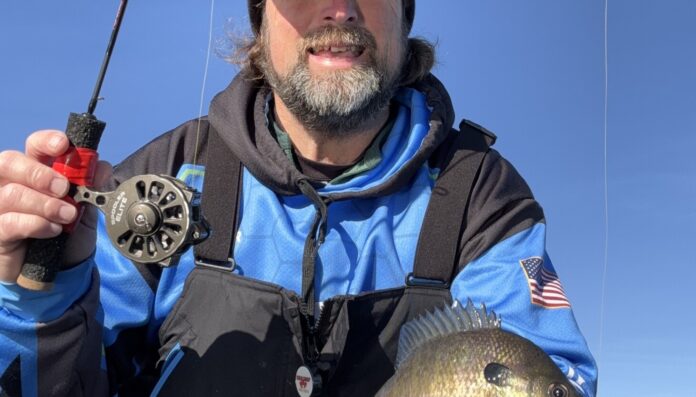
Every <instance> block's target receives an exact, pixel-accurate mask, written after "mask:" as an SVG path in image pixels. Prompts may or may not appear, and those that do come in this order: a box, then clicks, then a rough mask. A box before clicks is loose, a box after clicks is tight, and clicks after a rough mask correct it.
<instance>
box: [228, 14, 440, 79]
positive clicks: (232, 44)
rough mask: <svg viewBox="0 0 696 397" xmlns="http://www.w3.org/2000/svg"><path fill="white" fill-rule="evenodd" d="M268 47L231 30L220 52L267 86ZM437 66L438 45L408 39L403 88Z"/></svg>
mask: <svg viewBox="0 0 696 397" xmlns="http://www.w3.org/2000/svg"><path fill="white" fill-rule="evenodd" d="M406 31H407V27H406V25H404V32H406ZM264 45H265V43H264V40H263V37H262V34H259V35H256V36H254V35H251V36H250V35H248V34H247V35H240V34H239V33H237V32H234V31H233V30H232V29H229V28H228V29H227V40H226V46H225V48H224V49H223V50H222V51H220V53H221V56H222V57H223V58H224V59H225V60H227V61H228V62H230V63H232V64H234V65H237V66H238V67H239V69H240V73H241V74H242V76H244V77H245V78H246V79H248V80H250V81H255V82H258V83H259V84H263V83H264V82H265V76H264V74H263V68H262V66H261V63H262V62H263V61H264V51H265V48H264ZM434 65H435V45H434V44H433V43H431V42H430V41H428V40H427V39H425V38H422V37H408V38H407V44H406V59H405V61H404V66H403V70H402V71H401V78H400V79H399V80H400V81H399V85H400V86H408V85H412V84H414V83H417V82H418V81H420V80H422V79H424V78H425V77H426V76H428V74H430V71H431V69H432V68H433V66H434Z"/></svg>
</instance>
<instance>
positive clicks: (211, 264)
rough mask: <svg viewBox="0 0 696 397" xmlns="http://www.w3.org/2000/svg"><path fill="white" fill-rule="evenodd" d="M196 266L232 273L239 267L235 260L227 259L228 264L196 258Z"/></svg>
mask: <svg viewBox="0 0 696 397" xmlns="http://www.w3.org/2000/svg"><path fill="white" fill-rule="evenodd" d="M194 262H195V263H196V266H200V267H207V268H211V269H216V270H224V271H227V272H232V271H234V269H235V268H236V267H237V263H236V262H235V261H234V258H227V262H222V261H215V260H212V259H207V258H201V257H196V258H195V259H194Z"/></svg>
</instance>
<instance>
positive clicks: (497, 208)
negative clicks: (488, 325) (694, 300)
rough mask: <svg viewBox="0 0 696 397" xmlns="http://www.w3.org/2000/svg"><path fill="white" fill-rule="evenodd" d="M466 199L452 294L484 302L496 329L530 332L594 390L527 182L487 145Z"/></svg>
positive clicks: (575, 380)
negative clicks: (495, 316)
mask: <svg viewBox="0 0 696 397" xmlns="http://www.w3.org/2000/svg"><path fill="white" fill-rule="evenodd" d="M471 200H472V201H471V205H470V208H469V209H468V211H467V228H466V230H465V232H464V233H463V236H462V240H461V242H460V259H459V264H460V265H459V266H460V267H459V271H458V274H456V276H455V278H454V280H453V282H452V287H451V291H452V296H453V298H454V299H457V300H460V301H462V302H466V300H467V299H471V300H472V301H473V302H474V303H485V304H486V306H487V307H488V308H489V309H492V310H493V311H495V312H496V313H497V314H498V315H499V316H500V317H501V318H502V327H503V329H505V330H507V331H510V332H513V333H515V334H518V335H520V336H522V337H525V338H527V339H529V340H531V341H532V342H533V343H535V344H536V345H537V346H539V347H540V348H541V349H543V350H544V351H545V352H546V353H547V354H548V355H549V356H550V357H551V358H552V359H553V361H554V362H555V363H556V364H557V365H558V367H559V368H560V369H561V371H563V372H564V373H565V374H566V376H567V377H568V379H569V381H570V382H571V383H572V384H573V385H574V386H575V387H576V389H578V391H580V392H581V393H582V395H584V396H586V397H594V396H595V394H596V387H597V386H596V382H597V367H596V364H595V361H594V359H593V357H592V355H591V353H590V351H589V348H588V346H587V344H586V342H585V339H584V337H583V335H582V333H581V331H580V329H579V327H578V325H577V323H576V321H575V318H574V316H573V312H572V308H571V304H570V302H569V300H568V298H567V297H566V295H565V293H564V292H563V288H562V285H561V282H560V279H559V278H558V274H557V272H556V270H555V269H554V267H553V264H552V263H551V260H550V259H549V256H548V255H547V253H546V247H545V241H546V225H545V223H544V216H543V211H542V210H541V207H540V206H539V205H538V203H537V202H536V201H535V200H534V198H533V197H532V194H531V192H530V190H529V188H528V186H527V185H526V183H525V182H524V180H523V179H522V178H521V177H520V176H519V174H518V173H517V171H515V169H514V168H513V167H512V166H511V165H510V164H509V163H508V162H507V161H505V160H504V159H503V158H501V157H500V155H499V154H498V153H497V152H495V151H491V152H490V153H489V154H488V155H487V157H486V159H485V160H484V163H483V166H482V169H481V173H480V176H479V179H478V181H477V182H476V184H475V186H474V190H473V192H472V197H471Z"/></svg>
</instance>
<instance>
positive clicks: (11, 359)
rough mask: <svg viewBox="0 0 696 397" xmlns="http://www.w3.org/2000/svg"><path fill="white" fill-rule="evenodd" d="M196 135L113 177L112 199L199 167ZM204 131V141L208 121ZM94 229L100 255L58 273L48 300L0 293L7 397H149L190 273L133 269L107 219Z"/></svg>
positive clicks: (144, 154) (182, 132)
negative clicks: (169, 317) (169, 319)
mask: <svg viewBox="0 0 696 397" xmlns="http://www.w3.org/2000/svg"><path fill="white" fill-rule="evenodd" d="M197 127H198V125H197V122H195V121H194V122H189V123H186V124H184V125H182V126H180V127H178V128H177V129H175V130H173V131H170V132H169V133H167V134H164V135H162V136H160V137H159V138H157V139H155V140H154V141H153V142H151V143H150V144H148V145H146V146H145V147H144V148H143V149H141V150H139V151H138V152H136V153H135V154H134V155H133V156H131V157H129V158H128V159H127V160H126V161H124V162H123V163H122V164H120V165H119V166H117V167H116V168H115V177H114V179H113V181H112V182H111V184H110V186H108V187H107V188H106V189H107V190H110V189H113V188H115V187H116V186H117V185H118V184H119V183H120V182H122V181H124V180H125V179H127V178H129V177H131V176H133V175H138V174H145V173H153V174H168V175H176V174H177V173H178V172H179V171H181V169H182V165H183V164H185V163H187V162H190V158H192V157H194V153H193V150H192V148H193V147H194V145H193V144H191V140H192V139H194V138H195V134H191V133H190V131H191V130H194V129H196V128H197ZM203 127H204V128H203V130H204V131H203V132H204V133H205V132H207V122H205V120H204V121H203ZM204 136H205V135H204ZM192 137H194V138H192ZM203 141H205V140H203ZM195 147H197V146H195ZM201 147H202V148H204V147H205V144H203V145H201ZM189 168H190V167H189ZM194 168H195V167H194ZM187 175H188V178H189V179H191V178H193V179H195V178H196V175H197V173H196V172H191V170H190V169H188V171H187ZM192 181H193V180H192ZM192 181H185V182H192ZM193 182H196V181H193ZM199 182H200V181H199ZM198 187H199V188H200V186H198ZM97 227H98V230H97V247H96V251H95V253H94V255H93V256H92V257H90V258H89V259H88V260H86V261H85V262H83V263H82V264H80V265H78V266H76V267H74V268H72V269H69V270H65V271H62V272H60V273H59V274H58V276H57V279H56V281H55V284H54V287H53V289H52V290H51V291H50V292H34V291H29V290H25V289H23V288H21V287H19V286H18V285H17V284H11V283H5V284H0V396H10V397H14V396H24V397H27V396H110V395H116V394H120V395H147V394H148V393H149V391H150V390H152V388H153V386H154V384H155V382H156V380H157V378H158V373H157V371H156V368H155V363H156V361H157V358H158V352H157V330H158V328H159V324H161V321H162V319H163V318H164V317H165V316H166V314H167V313H168V310H169V309H171V306H172V305H173V302H174V301H175V300H176V298H177V297H178V294H179V292H180V289H181V286H182V285H183V279H184V278H185V274H186V271H187V270H189V268H187V267H185V266H182V267H181V268H180V269H175V270H173V271H171V272H169V274H166V275H164V276H163V275H162V272H161V270H160V269H159V268H158V266H156V265H140V264H135V263H133V262H131V261H129V260H128V259H126V258H125V257H123V256H122V255H120V254H119V253H118V251H117V250H116V249H115V248H114V247H113V246H112V244H111V242H110V240H109V238H108V235H107V233H106V228H105V222H104V217H103V216H100V219H99V223H98V226H97ZM163 285H164V288H163ZM158 305H159V306H158Z"/></svg>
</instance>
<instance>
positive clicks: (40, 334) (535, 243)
mask: <svg viewBox="0 0 696 397" xmlns="http://www.w3.org/2000/svg"><path fill="white" fill-rule="evenodd" d="M268 99H269V92H268V90H267V89H265V88H263V87H257V86H255V85H253V84H250V83H249V82H246V81H244V80H243V79H241V78H237V79H235V80H234V81H233V82H232V84H231V85H230V86H229V87H228V88H227V89H226V90H224V91H223V92H221V93H220V94H218V96H217V97H216V98H215V99H214V100H213V102H212V104H211V108H210V113H209V116H208V117H204V118H202V119H200V120H193V121H190V122H188V123H185V124H183V125H181V126H179V127H177V128H175V129H174V130H172V131H170V132H168V133H166V134H164V135H162V136H160V137H158V138H156V139H155V140H154V141H152V142H150V143H148V144H147V145H145V146H144V147H143V148H141V149H140V150H139V151H137V152H136V153H134V154H133V155H132V156H130V157H129V158H127V159H126V160H125V161H124V162H123V163H121V164H120V165H118V166H117V167H116V168H115V174H114V179H113V181H112V186H111V187H115V186H116V185H118V184H119V183H120V182H122V181H124V180H126V179H128V178H130V177H131V176H134V175H141V174H166V175H172V176H176V177H178V178H179V179H181V180H182V181H184V182H185V183H186V184H188V185H190V186H193V187H195V188H197V189H203V201H204V202H205V200H206V199H208V200H213V198H206V192H205V189H204V180H205V176H206V168H207V167H206V165H207V164H208V165H209V164H211V161H215V162H225V161H229V160H230V159H227V158H214V159H211V158H210V156H208V154H209V151H210V146H211V145H213V144H212V143H211V142H214V141H213V140H212V139H211V138H210V137H211V135H212V134H213V133H215V134H217V136H218V137H219V139H220V141H219V142H220V143H218V144H220V145H225V146H226V148H227V149H228V150H229V151H230V153H231V155H230V157H231V158H234V159H235V161H236V160H239V161H240V162H241V165H242V168H241V174H242V175H241V185H240V187H239V189H233V190H235V191H239V192H240V193H239V196H238V197H234V198H233V197H225V196H224V195H222V196H221V195H219V194H218V195H217V196H216V197H215V198H214V200H227V199H229V200H232V199H237V198H238V200H237V201H238V211H237V214H236V216H235V214H228V216H227V219H224V218H225V215H222V216H220V217H221V218H223V219H216V222H220V221H223V222H230V223H234V224H235V225H236V227H235V235H234V241H233V243H234V244H233V247H234V248H233V252H232V253H231V254H232V255H231V256H232V258H234V263H235V266H234V269H231V270H230V271H228V272H225V271H224V270H212V269H205V268H203V267H202V266H197V265H196V261H195V260H194V255H193V250H190V251H189V252H187V253H185V254H184V255H183V256H182V258H181V259H180V261H179V263H178V265H177V266H174V267H171V268H166V269H164V270H163V269H161V268H160V267H158V266H157V265H154V264H139V263H133V262H131V261H129V260H127V259H126V258H124V257H123V256H121V255H120V254H119V253H118V251H117V250H116V249H114V248H113V246H112V245H111V243H110V241H109V239H108V237H107V234H106V230H105V226H104V222H103V219H102V220H101V222H100V224H99V226H98V227H99V229H98V242H97V249H96V251H95V254H94V255H93V256H92V257H90V258H89V259H88V260H87V261H85V262H84V263H82V264H80V265H78V266H77V267H74V268H71V269H69V270H66V271H63V272H61V273H60V274H59V275H58V278H57V280H56V283H55V287H54V289H53V290H52V291H51V292H49V293H45V292H32V291H27V290H24V289H22V288H21V287H19V286H17V285H15V284H3V285H0V303H2V310H0V331H2V332H1V333H0V374H2V376H0V395H3V396H4V395H7V396H19V395H21V396H25V397H26V396H37V395H41V396H49V395H50V396H61V395H89V396H93V395H94V396H96V395H117V394H118V395H121V396H130V395H148V394H150V393H152V395H185V394H187V393H194V394H195V395H209V394H210V395H214V394H216V393H228V394H225V395H230V394H229V393H232V394H234V393H235V392H237V393H239V394H240V395H293V393H296V391H295V388H296V387H299V386H296V384H295V377H294V374H295V372H296V369H297V368H298V366H302V365H309V366H310V367H312V368H313V370H315V371H316V373H317V374H318V377H317V379H319V380H318V381H317V382H319V383H322V384H321V385H317V387H321V390H322V392H323V393H325V394H326V395H342V394H345V395H365V394H369V393H374V392H375V391H376V390H377V389H378V388H379V385H381V383H383V382H384V380H386V379H387V378H388V376H389V375H390V373H389V371H393V362H394V356H395V353H396V346H395V343H396V342H395V341H396V340H398V338H396V337H395V335H398V327H399V326H400V325H401V324H402V323H403V322H404V321H406V320H408V319H410V318H412V317H414V316H415V315H417V314H418V313H420V312H422V311H424V310H426V309H428V308H429V307H433V306H434V305H436V304H439V303H441V302H449V301H451V300H453V299H457V300H460V301H466V300H468V299H471V300H472V301H474V302H476V303H485V304H486V306H487V307H488V308H490V309H492V310H493V311H495V312H496V313H497V314H498V315H500V316H501V317H502V319H503V322H502V327H503V329H506V330H508V331H511V332H514V333H516V334H519V335H521V336H523V337H525V338H527V339H529V340H531V341H532V342H534V343H535V344H537V345H538V346H540V347H541V348H542V349H543V350H544V351H545V352H546V353H547V354H549V355H550V356H551V358H552V359H553V360H554V361H555V362H556V364H557V365H558V366H559V368H560V369H561V370H562V371H563V372H564V373H565V374H566V375H567V377H568V379H569V380H570V381H571V382H572V383H573V384H574V385H575V386H576V388H577V389H578V390H579V391H580V392H582V394H583V395H585V396H594V395H595V390H596V379H597V370H596V365H595V363H594V360H593V358H592V356H591V354H590V352H589V350H588V347H587V345H586V343H585V340H584V338H583V336H582V334H581V332H580V330H579V329H578V326H577V324H576V322H575V319H574V317H573V313H572V310H571V305H570V302H569V301H568V299H567V297H566V296H565V294H564V293H563V290H562V286H561V285H560V281H559V279H558V274H557V272H556V270H555V269H554V267H553V265H552V263H551V261H550V259H549V257H548V255H547V253H546V249H545V233H546V226H545V221H544V215H543V212H542V209H541V207H540V206H539V204H538V203H537V202H536V201H535V200H534V198H533V196H532V193H531V192H530V190H529V188H528V186H527V185H526V183H525V182H524V180H523V179H522V178H521V177H520V176H519V174H518V173H517V172H516V171H515V169H514V168H513V167H512V165H510V164H509V163H508V162H507V161H506V160H505V159H504V158H502V157H501V156H500V155H499V154H498V152H496V151H495V150H492V149H490V150H487V152H486V154H485V156H484V157H483V159H482V162H481V165H480V167H479V168H478V170H477V173H476V176H475V179H474V180H473V185H472V188H471V191H470V194H469V197H468V198H467V200H466V201H463V202H462V206H464V205H466V207H465V208H462V211H461V213H463V214H464V215H463V218H462V220H461V223H462V225H466V227H465V228H463V230H461V231H460V235H459V236H458V237H457V238H456V240H455V241H456V242H457V244H456V245H457V247H456V253H455V255H454V256H455V261H454V263H452V272H451V276H450V277H449V280H446V281H447V283H446V286H447V288H446V289H445V291H444V292H443V291H440V292H438V291H436V292H433V289H429V288H424V289H417V288H415V289H414V288H411V287H409V286H405V280H406V278H407V276H408V275H409V274H411V273H413V272H414V262H415V261H416V246H417V243H418V241H419V236H420V234H421V228H422V225H423V222H424V217H425V214H426V209H427V207H428V204H429V202H430V200H431V197H432V195H433V191H434V189H435V186H436V181H437V180H438V177H439V174H440V173H441V172H442V170H443V167H444V166H445V165H446V164H445V162H444V159H443V158H444V156H445V153H447V152H448V151H447V150H443V148H444V145H447V144H448V142H451V139H450V138H451V137H452V136H453V134H459V133H460V132H459V131H458V130H456V129H454V128H452V125H453V123H454V111H453V109H452V105H451V102H450V99H449V96H448V94H447V93H446V91H445V89H444V88H443V87H442V86H441V84H440V83H439V82H438V81H437V80H436V79H435V78H434V77H432V76H431V77H429V78H427V79H425V81H423V82H420V83H417V84H415V85H414V86H412V87H406V88H402V89H401V90H400V91H399V92H398V93H397V95H396V96H395V98H394V99H393V103H394V104H395V108H396V109H397V110H398V111H396V112H395V116H394V120H393V126H392V129H391V131H390V132H389V135H388V136H387V137H386V139H385V140H384V141H383V142H382V144H381V146H380V161H379V162H377V163H376V164H375V165H374V166H373V167H371V168H370V169H368V170H365V171H364V172H363V173H361V174H359V175H357V176H355V177H353V178H351V179H349V180H347V181H346V180H344V181H341V182H340V183H336V184H332V183H317V182H316V181H311V180H309V179H308V177H307V176H305V175H303V174H302V173H301V172H300V171H299V170H298V169H297V168H296V167H295V165H294V164H293V162H292V160H291V159H289V158H288V157H287V155H286V154H285V153H284V152H283V150H282V149H281V148H280V147H279V145H278V142H277V141H276V139H275V138H274V135H273V134H272V133H271V132H270V131H269V127H268V120H267V117H266V116H267V106H268ZM443 142H444V143H443ZM444 149H446V148H444ZM194 159H195V160H194ZM307 186H310V188H309V190H308V188H307ZM316 197H319V198H321V199H320V201H322V202H323V203H324V205H325V206H326V207H325V214H324V216H323V217H322V220H321V224H320V225H319V227H318V228H317V213H318V210H317V204H316ZM464 203H466V204H464ZM318 229H321V244H320V245H319V244H316V241H315V244H314V245H313V247H315V248H316V250H315V252H312V253H311V255H309V256H310V257H311V258H310V259H311V264H312V273H313V274H312V277H311V287H312V288H311V289H310V291H311V295H312V296H311V297H312V300H311V301H312V302H315V303H316V305H312V308H308V307H307V305H306V304H307V301H308V300H307V299H305V298H306V296H303V295H306V292H307V285H303V273H306V272H303V271H306V269H307V262H308V254H307V249H306V248H307V242H308V238H309V237H308V236H311V235H312V234H315V235H314V237H316V233H318ZM213 233H215V231H214V229H213ZM306 283H307V282H306V278H305V280H304V284H306ZM414 291H415V292H414ZM314 306H316V308H317V309H316V312H315V311H314ZM307 312H310V313H313V316H312V320H316V322H307V321H306V320H307ZM310 334H311V335H313V339H311V340H309V339H307V335H310ZM276 341H280V342H276ZM373 366H374V367H373ZM356 384H364V385H366V386H364V388H363V389H361V388H360V387H363V386H355V385H356ZM3 393H4V394H3ZM361 393H362V394H361Z"/></svg>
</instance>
